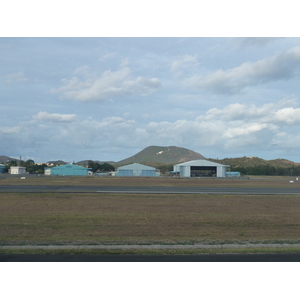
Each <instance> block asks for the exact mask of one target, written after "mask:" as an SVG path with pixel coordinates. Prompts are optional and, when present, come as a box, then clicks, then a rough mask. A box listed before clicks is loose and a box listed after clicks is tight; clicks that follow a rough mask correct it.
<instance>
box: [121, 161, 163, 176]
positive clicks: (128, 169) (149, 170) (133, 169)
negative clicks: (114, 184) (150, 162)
mask: <svg viewBox="0 0 300 300" xmlns="http://www.w3.org/2000/svg"><path fill="white" fill-rule="evenodd" d="M115 176H157V174H156V169H155V168H153V167H149V166H145V165H142V164H138V163H134V164H130V165H127V166H123V167H119V169H118V171H117V172H115Z"/></svg>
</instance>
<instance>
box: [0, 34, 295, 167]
mask: <svg viewBox="0 0 300 300" xmlns="http://www.w3.org/2000/svg"><path fill="white" fill-rule="evenodd" d="M0 64H1V69H0V87H1V94H0V110H1V122H0V139H1V143H0V155H7V156H12V157H19V156H20V155H22V157H23V158H24V159H26V158H32V159H34V160H35V161H36V162H44V161H49V160H56V159H63V160H66V161H78V160H83V159H93V160H114V161H118V160H121V159H124V158H127V157H129V156H131V155H133V154H135V153H136V152H138V151H140V150H142V149H144V148H145V147H147V146H150V145H160V146H172V145H174V146H179V147H185V148H188V149H191V150H194V151H196V152H199V153H201V154H202V155H204V156H205V157H207V158H224V157H240V156H258V157H261V158H264V159H275V158H286V159H290V160H293V161H296V162H300V158H299V148H300V131H299V129H300V102H299V97H300V84H299V76H300V39H299V38H225V37H222V38H216V37H211V38H209V37H203V38H197V37H192V38H187V37H183V38H180V37H179V38H176V37H171V38H151V37H148V38H138V37H132V38H125V37H121V38H109V37H103V38H51V37H48V38H14V37H12V38H10V37H2V38H0Z"/></svg>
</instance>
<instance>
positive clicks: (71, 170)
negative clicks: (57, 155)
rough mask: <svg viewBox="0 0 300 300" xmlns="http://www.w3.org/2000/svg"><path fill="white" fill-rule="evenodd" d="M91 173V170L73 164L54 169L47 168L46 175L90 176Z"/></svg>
mask: <svg viewBox="0 0 300 300" xmlns="http://www.w3.org/2000/svg"><path fill="white" fill-rule="evenodd" d="M90 172H92V169H91V168H84V167H81V166H77V165H73V164H66V165H61V166H58V167H53V168H45V175H58V176H88V175H89V174H90Z"/></svg>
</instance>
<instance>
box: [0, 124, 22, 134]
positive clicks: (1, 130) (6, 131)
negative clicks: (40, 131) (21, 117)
mask: <svg viewBox="0 0 300 300" xmlns="http://www.w3.org/2000/svg"><path fill="white" fill-rule="evenodd" d="M20 129H21V128H20V126H15V127H0V134H18V133H19V132H20Z"/></svg>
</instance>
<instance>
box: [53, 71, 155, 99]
mask: <svg viewBox="0 0 300 300" xmlns="http://www.w3.org/2000/svg"><path fill="white" fill-rule="evenodd" d="M79 71H80V72H82V71H84V75H85V76H84V77H85V78H84V79H80V78H78V77H76V76H74V77H72V78H71V79H63V80H62V83H63V86H61V87H60V88H57V89H52V90H51V92H52V93H59V94H61V95H62V97H63V98H68V99H74V100H78V101H102V100H107V99H111V98H114V97H125V96H128V95H136V94H137V95H141V96H146V95H149V94H151V93H153V92H155V91H156V90H157V89H159V88H160V87H161V82H160V80H159V79H157V78H146V77H137V78H133V76H132V74H131V70H130V69H129V68H127V67H122V68H121V69H120V70H118V71H114V72H113V71H110V70H107V71H105V72H103V73H102V75H101V76H100V77H98V76H97V75H96V74H90V73H88V72H87V68H86V67H84V68H81V69H76V74H79V73H80V72H79Z"/></svg>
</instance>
